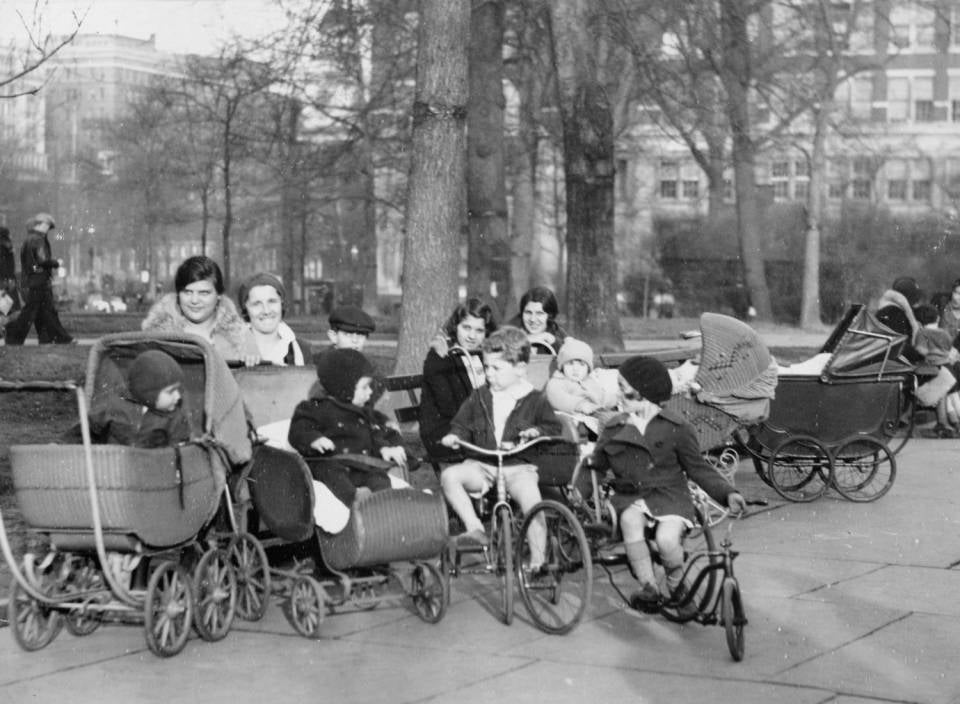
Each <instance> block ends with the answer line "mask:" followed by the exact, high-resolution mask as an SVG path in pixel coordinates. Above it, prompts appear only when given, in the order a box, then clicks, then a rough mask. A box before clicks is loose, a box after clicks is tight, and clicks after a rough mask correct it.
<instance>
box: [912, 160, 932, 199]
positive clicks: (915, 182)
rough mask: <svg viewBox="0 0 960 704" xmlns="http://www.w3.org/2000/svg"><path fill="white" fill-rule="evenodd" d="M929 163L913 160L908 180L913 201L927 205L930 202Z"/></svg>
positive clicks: (927, 161)
mask: <svg viewBox="0 0 960 704" xmlns="http://www.w3.org/2000/svg"><path fill="white" fill-rule="evenodd" d="M931 175H932V174H931V168H930V161H929V160H927V159H914V160H913V161H912V162H911V163H910V179H911V190H912V196H913V200H915V201H920V202H924V203H927V202H929V201H930V194H931V191H932V187H931Z"/></svg>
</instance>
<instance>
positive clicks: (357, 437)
mask: <svg viewBox="0 0 960 704" xmlns="http://www.w3.org/2000/svg"><path fill="white" fill-rule="evenodd" d="M321 437H326V438H329V439H330V441H331V442H332V443H333V444H334V445H335V446H336V449H335V450H334V451H333V452H332V453H329V454H337V455H340V454H353V455H369V456H371V457H376V458H379V457H380V449H381V448H384V447H391V446H394V445H398V444H399V443H398V442H396V440H397V438H396V433H395V431H392V430H391V429H390V428H386V427H385V426H383V425H382V424H380V423H379V422H377V418H376V416H375V415H374V412H373V411H372V409H370V408H366V407H364V408H360V407H359V406H354V405H353V404H352V403H347V402H345V401H340V400H338V399H335V398H333V397H332V396H328V395H326V394H323V393H321V394H320V395H319V396H317V397H314V398H309V399H307V400H306V401H301V402H300V403H298V404H297V407H296V409H294V411H293V418H292V419H291V420H290V432H289V433H288V437H287V440H288V441H289V443H290V445H291V446H292V447H293V448H294V449H295V450H296V451H297V452H299V453H300V454H301V455H303V456H304V457H320V456H321V455H323V454H324V453H321V452H319V451H318V450H316V449H315V448H313V447H311V443H312V442H313V441H314V440H317V439H318V438H321Z"/></svg>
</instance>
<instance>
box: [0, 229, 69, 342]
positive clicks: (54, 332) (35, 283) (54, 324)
mask: <svg viewBox="0 0 960 704" xmlns="http://www.w3.org/2000/svg"><path fill="white" fill-rule="evenodd" d="M55 228H56V223H54V221H53V216H52V215H49V214H48V213H37V214H36V215H34V216H33V217H32V218H30V219H29V220H28V221H27V239H26V240H25V241H24V243H23V246H22V247H21V248H20V277H21V283H22V287H21V288H22V291H23V295H24V297H25V298H26V301H25V303H24V306H23V309H22V310H21V311H20V316H19V317H18V318H17V319H16V320H14V321H12V322H11V323H10V324H9V325H8V326H7V344H8V345H22V344H23V342H24V340H26V339H27V335H28V334H29V332H30V326H31V325H34V326H35V327H36V328H37V339H38V341H39V342H40V344H41V345H47V344H50V343H53V344H58V345H69V344H71V343H72V342H73V341H74V340H73V337H72V336H71V335H70V333H68V332H67V331H66V329H65V328H64V327H63V324H62V323H61V322H60V316H59V315H57V308H56V305H55V302H54V299H53V282H52V280H53V272H54V270H55V269H57V268H58V267H59V266H60V262H59V261H57V260H56V259H54V258H53V254H52V252H51V250H50V240H49V235H50V232H52V231H53V230H54V229H55Z"/></svg>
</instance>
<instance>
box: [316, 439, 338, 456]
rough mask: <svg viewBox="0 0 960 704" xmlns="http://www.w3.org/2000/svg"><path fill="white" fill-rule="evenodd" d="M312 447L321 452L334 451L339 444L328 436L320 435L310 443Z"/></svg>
mask: <svg viewBox="0 0 960 704" xmlns="http://www.w3.org/2000/svg"><path fill="white" fill-rule="evenodd" d="M310 447H312V448H313V449H314V450H316V451H317V452H319V453H321V454H322V453H324V452H333V451H334V450H336V449H337V446H336V445H334V444H333V440H331V439H330V438H328V437H326V436H320V437H319V438H317V439H316V440H314V441H313V442H312V443H310Z"/></svg>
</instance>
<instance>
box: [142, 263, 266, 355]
mask: <svg viewBox="0 0 960 704" xmlns="http://www.w3.org/2000/svg"><path fill="white" fill-rule="evenodd" d="M173 284H174V288H175V289H176V291H175V293H165V294H164V295H163V296H161V297H160V299H159V300H158V301H157V302H156V303H154V304H153V306H152V307H151V308H150V311H149V312H148V313H147V317H146V318H144V320H143V323H142V324H141V326H140V327H141V328H142V329H143V330H155V331H158V332H186V333H191V334H194V335H199V336H200V337H202V338H204V339H205V340H207V342H210V343H211V344H213V347H214V349H216V350H217V351H218V352H219V353H220V354H221V356H222V357H223V358H224V359H226V360H227V361H241V362H243V363H244V364H246V365H247V366H248V367H250V366H253V365H255V364H257V363H258V362H259V361H260V353H259V351H258V350H257V343H256V341H255V340H254V339H253V334H252V333H251V332H250V328H248V327H247V324H246V323H244V322H243V319H242V318H241V317H240V314H239V313H237V308H236V306H235V305H234V304H233V301H231V300H230V299H229V298H228V297H226V296H224V295H223V292H224V287H223V273H222V272H221V271H220V266H219V265H218V264H217V263H216V262H215V261H213V260H212V259H210V257H205V256H196V257H190V258H189V259H186V260H185V261H184V262H183V263H182V264H181V265H180V266H179V267H177V273H176V275H175V276H174V279H173Z"/></svg>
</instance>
